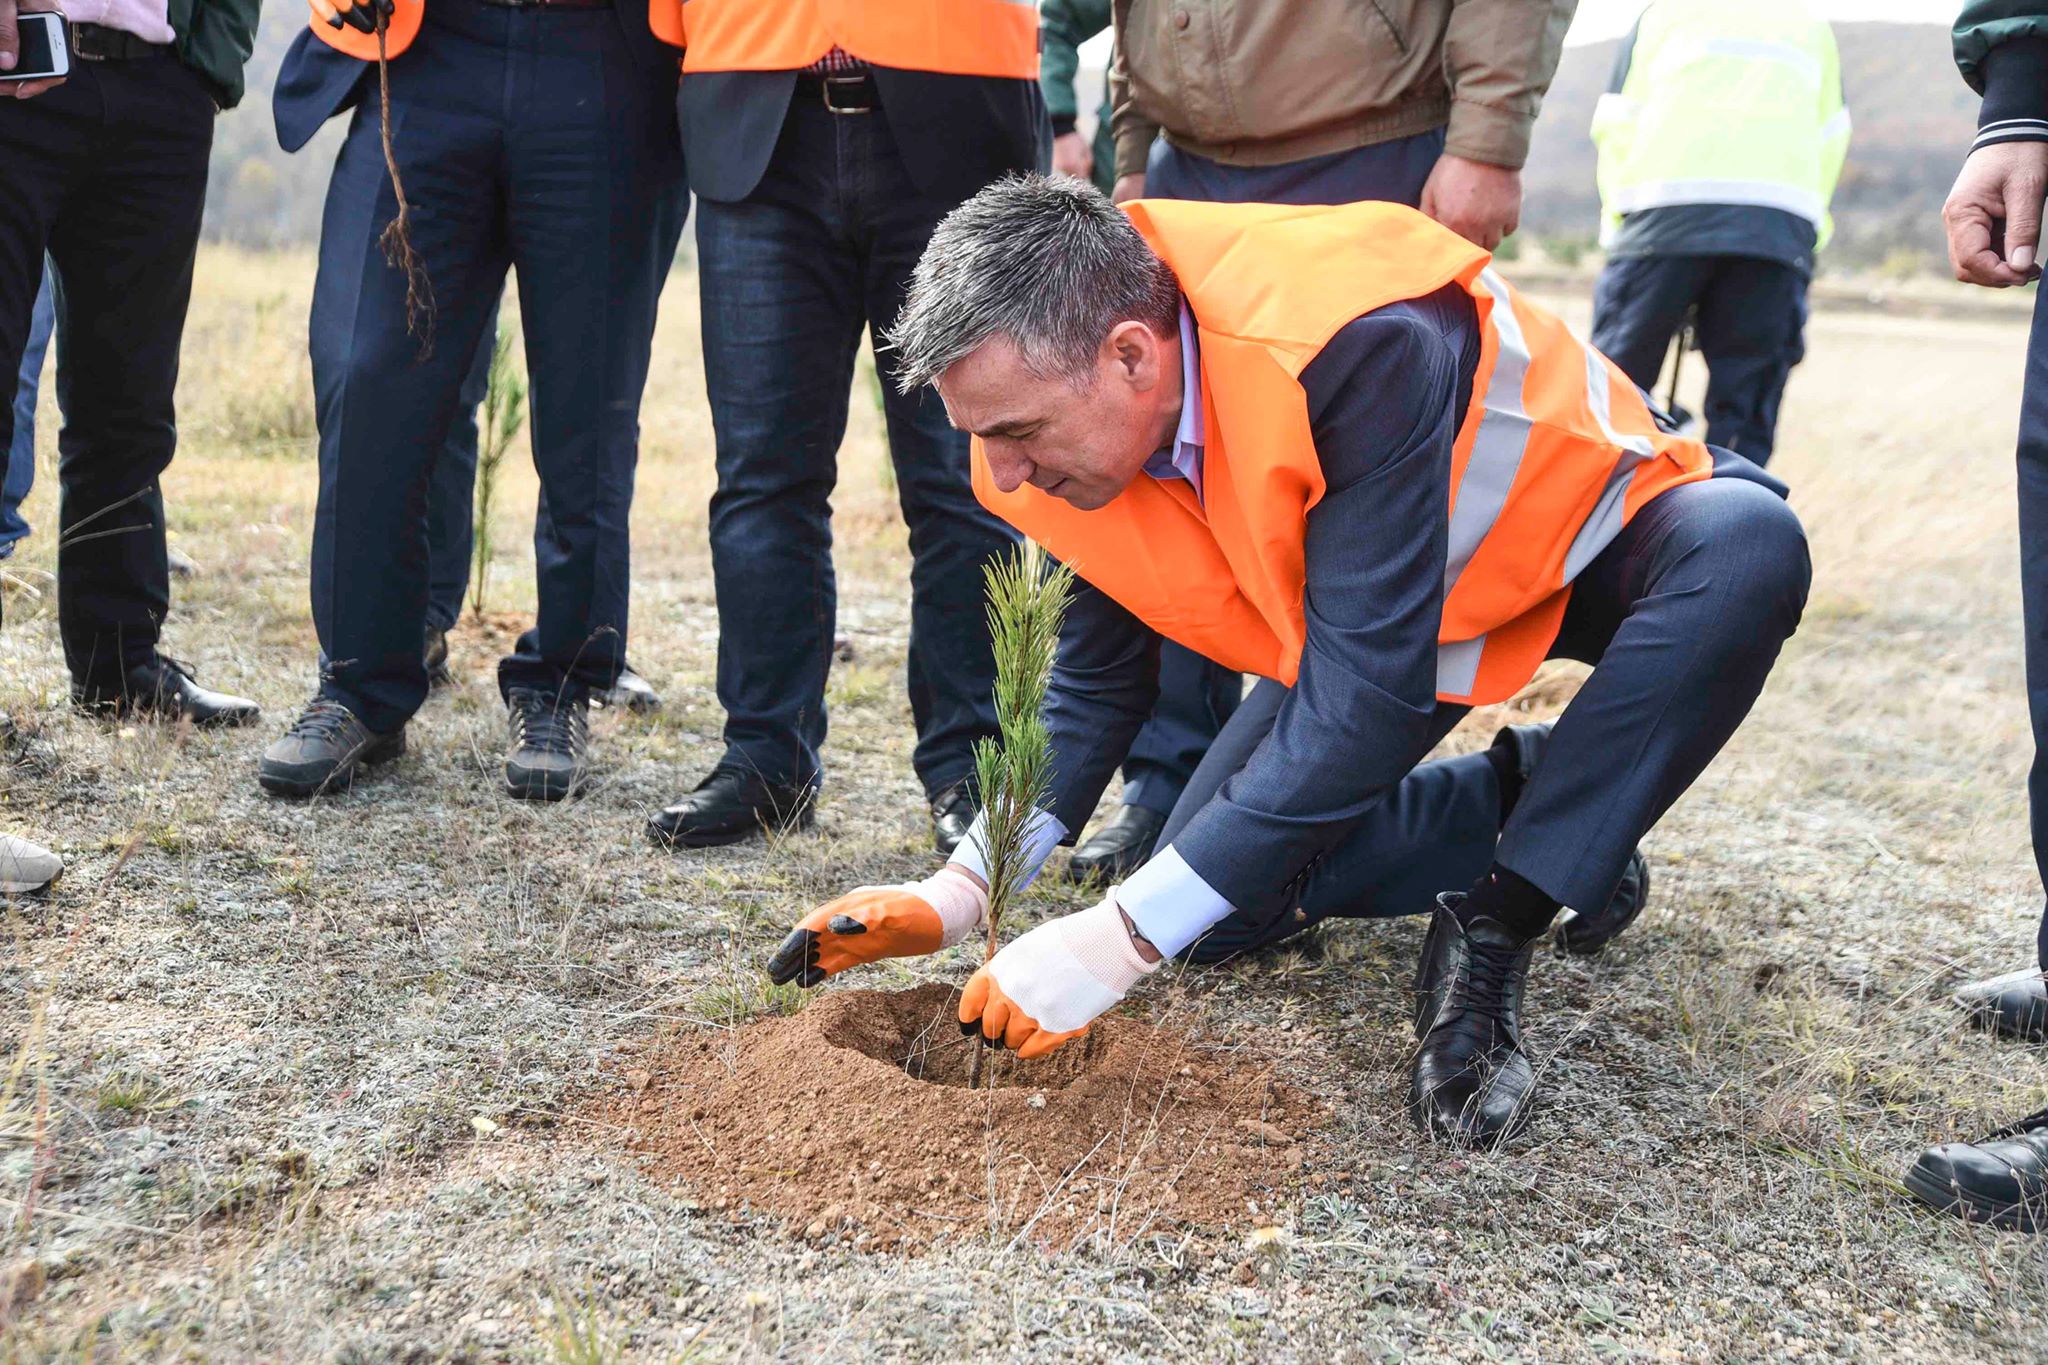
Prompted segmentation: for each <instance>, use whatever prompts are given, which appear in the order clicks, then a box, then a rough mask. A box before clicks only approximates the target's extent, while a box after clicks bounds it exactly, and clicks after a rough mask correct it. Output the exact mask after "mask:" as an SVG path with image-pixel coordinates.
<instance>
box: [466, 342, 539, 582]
mask: <svg viewBox="0 0 2048 1365" xmlns="http://www.w3.org/2000/svg"><path fill="white" fill-rule="evenodd" d="M479 417H480V420H479V421H478V422H477V428H478V430H477V452H476V512H475V517H476V529H475V534H474V537H473V544H474V546H475V549H474V552H473V553H474V561H475V567H474V571H473V572H472V573H471V574H470V594H469V605H470V610H471V611H473V612H475V613H476V614H477V615H478V616H479V617H481V616H482V615H483V614H484V598H485V593H486V592H487V590H488V589H489V586H490V579H491V558H492V556H493V555H495V554H496V553H497V548H498V547H497V542H496V540H495V539H494V537H493V534H492V527H493V525H494V524H495V520H496V519H495V518H494V517H493V515H492V513H493V511H494V510H495V508H496V505H497V501H498V472H499V470H500V468H501V467H502V466H503V465H504V463H505V455H506V453H507V452H508V451H510V450H511V449H512V442H513V439H514V438H516V437H517V436H518V435H519V429H520V427H522V426H524V425H525V424H526V376H525V375H524V374H523V373H521V371H520V369H519V365H518V363H517V362H516V361H515V360H513V358H512V329H511V328H510V327H509V326H507V325H505V324H504V323H502V322H501V323H499V324H498V336H497V341H496V344H495V345H494V346H493V347H492V348H491V372H490V376H489V378H488V380H487V381H486V383H485V387H484V409H483V412H482V413H481V414H479Z"/></svg>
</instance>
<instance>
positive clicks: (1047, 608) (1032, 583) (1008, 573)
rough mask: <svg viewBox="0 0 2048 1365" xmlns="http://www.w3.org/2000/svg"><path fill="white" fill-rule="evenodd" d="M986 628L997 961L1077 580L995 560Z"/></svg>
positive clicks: (977, 1065) (979, 750) (1048, 744)
mask: <svg viewBox="0 0 2048 1365" xmlns="http://www.w3.org/2000/svg"><path fill="white" fill-rule="evenodd" d="M984 572H985V573H986V575H987V580H988V588H987V593H988V627H989V638H990V642H991V643H992V645H993V646H994V650H995V661H996V729H997V732H998V738H996V739H984V740H982V741H981V742H980V743H979V744H977V745H976V746H975V750H974V771H975V778H976V780H977V781H978V782H979V784H980V787H981V803H982V819H983V829H984V832H985V833H986V835H987V839H988V847H987V850H986V852H987V856H988V872H989V876H988V942H987V944H986V945H985V946H984V948H983V953H982V960H983V961H984V962H986V961H987V960H988V959H989V958H992V957H994V956H995V955H996V943H997V941H998V933H999V931H1000V928H1001V925H1002V921H1003V913H1004V911H1006V910H1008V909H1009V906H1010V901H1011V899H1012V898H1013V897H1014V896H1015V895H1016V894H1017V891H1018V889H1019V887H1020V886H1021V884H1022V882H1023V880H1024V874H1025V868H1024V866H1023V861H1024V860H1023V853H1024V835H1025V832H1026V831H1027V830H1028V829H1029V828H1030V826H1031V820H1032V817H1033V816H1034V815H1035V814H1036V813H1037V811H1038V808H1039V806H1040V804H1041V803H1042V802H1043V801H1044V800H1045V797H1046V793H1047V792H1048V791H1049V790H1050V789H1051V787H1052V739H1051V736H1050V735H1048V734H1047V733H1046V729H1045V715H1044V711H1045V689H1046V685H1047V684H1048V682H1050V681H1051V678H1052V664H1053V654H1054V652H1055V650H1056V649H1057V648H1058V645H1059V637H1060V622H1061V621H1062V620H1063V619H1064V618H1065V616H1066V613H1067V600H1068V598H1069V597H1070V596H1071V595H1072V593H1073V586H1074V573H1073V570H1072V569H1069V568H1068V567H1067V566H1066V565H1064V564H1053V563H1052V562H1051V561H1050V560H1049V559H1048V558H1047V556H1046V553H1045V551H1044V550H1043V549H1041V548H1040V547H1039V546H1038V545H1037V543H1036V542H1033V541H1028V540H1027V541H1025V542H1024V544H1023V545H1022V547H1020V548H1019V549H1018V551H1017V553H1016V554H1014V555H1010V556H1006V557H1005V558H1003V559H999V560H991V561H990V562H989V564H988V566H987V568H986V570H985V571H984ZM981 1059H982V1049H981V1048H978V1047H977V1048H975V1049H974V1064H973V1071H972V1074H971V1076H970V1078H969V1084H970V1085H971V1086H972V1085H979V1084H980V1082H981Z"/></svg>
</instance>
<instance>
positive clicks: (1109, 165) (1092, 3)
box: [1038, 0, 1116, 194]
mask: <svg viewBox="0 0 2048 1365" xmlns="http://www.w3.org/2000/svg"><path fill="white" fill-rule="evenodd" d="M1108 27H1109V0H1043V3H1041V4H1040V5H1039V7H1038V31H1039V44H1038V84H1039V88H1040V89H1041V90H1042V91H1043V92H1044V94H1045V112H1046V113H1047V114H1048V115H1049V116H1050V117H1051V118H1052V130H1053V133H1054V134H1055V135H1058V134H1061V133H1070V132H1072V131H1074V123H1075V120H1076V119H1078V118H1079V117H1080V113H1081V109H1080V101H1079V100H1078V99H1076V98H1075V95H1074V76H1075V73H1076V72H1078V71H1079V70H1080V67H1081V55H1080V52H1079V51H1078V49H1079V48H1080V46H1081V44H1083V43H1085V42H1087V41H1088V40H1089V39H1090V38H1093V37H1094V36H1095V35H1096V34H1098V33H1100V32H1102V31H1103V30H1104V29H1106V28H1108ZM1112 112H1113V111H1112V106H1111V104H1110V99H1109V91H1108V89H1107V87H1106V86H1105V88H1104V90H1103V94H1102V108H1101V109H1100V110H1098V111H1097V113H1096V118H1095V142H1094V146H1093V149H1092V150H1093V151H1094V153H1095V183H1096V185H1097V186H1098V187H1100V188H1101V190H1102V191H1103V193H1105V194H1107V193H1108V192H1109V190H1110V188H1111V186H1112V185H1113V184H1114V182H1115V167H1116V144H1115V142H1114V140H1113V139H1112V138H1111V136H1110V122H1111V117H1112Z"/></svg>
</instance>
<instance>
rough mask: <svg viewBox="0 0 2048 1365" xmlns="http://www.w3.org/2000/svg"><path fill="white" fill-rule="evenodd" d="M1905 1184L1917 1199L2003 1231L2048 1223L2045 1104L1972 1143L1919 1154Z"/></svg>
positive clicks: (2036, 1229)
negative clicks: (2036, 1110)
mask: <svg viewBox="0 0 2048 1365" xmlns="http://www.w3.org/2000/svg"><path fill="white" fill-rule="evenodd" d="M1906 1188H1907V1189H1909V1190H1911V1191H1912V1192H1913V1197H1914V1198H1915V1199H1918V1200H1919V1201H1920V1202H1921V1203H1923V1204H1927V1205H1929V1206H1931V1207H1933V1208H1937V1209H1940V1210H1941V1211H1942V1212H1943V1213H1959V1214H1961V1215H1962V1216H1963V1217H1965V1218H1967V1219H1969V1220H1970V1221H1971V1222H1973V1223H1989V1224H1990V1225H1991V1226H1992V1227H1995V1228H2004V1229H2005V1230H2006V1231H2008V1232H2039V1231H2040V1230H2041V1228H2042V1227H2043V1226H2044V1225H2048V1109H2043V1110H2042V1111H2040V1112H2039V1113H2037V1114H2029V1115H2027V1116H2026V1117H2025V1118H2023V1119H2021V1120H2020V1121H2019V1122H2018V1123H2014V1124H2008V1125H2007V1126H2006V1127H2004V1128H2001V1129H1999V1130H1998V1131H1997V1132H1995V1133H1990V1134H1987V1135H1986V1136H1984V1137H1982V1138H1979V1139H1978V1140H1977V1141H1975V1142H1944V1143H1942V1144H1941V1145H1940V1146H1939V1147H1929V1148H1928V1149H1927V1150H1926V1151H1924V1152H1922V1153H1921V1154H1920V1158H1919V1160H1917V1161H1915V1162H1914V1163H1913V1165H1912V1168H1911V1169H1909V1170H1908V1171H1907V1172H1906Z"/></svg>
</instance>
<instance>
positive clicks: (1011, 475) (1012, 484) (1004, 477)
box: [988, 445, 1031, 493]
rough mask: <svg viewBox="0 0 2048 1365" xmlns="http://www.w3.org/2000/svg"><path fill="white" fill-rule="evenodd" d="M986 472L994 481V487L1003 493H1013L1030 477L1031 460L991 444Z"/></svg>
mask: <svg viewBox="0 0 2048 1365" xmlns="http://www.w3.org/2000/svg"><path fill="white" fill-rule="evenodd" d="M988 472H989V475H990V477H991V478H993V479H994V480H995V481H996V487H997V488H998V489H1000V490H1001V491H1003V492H1005V493H1014V492H1016V491H1017V490H1018V489H1019V488H1021V487H1022V486H1023V484H1024V481H1025V480H1026V479H1028V478H1030V477H1031V461H1029V460H1027V459H1025V458H1024V457H1023V456H1022V455H1019V454H1016V453H1014V452H1011V451H1004V450H998V449H996V448H995V446H993V445H991V446H990V447H989V451H988Z"/></svg>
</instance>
